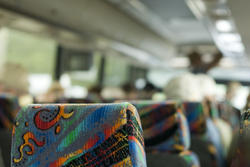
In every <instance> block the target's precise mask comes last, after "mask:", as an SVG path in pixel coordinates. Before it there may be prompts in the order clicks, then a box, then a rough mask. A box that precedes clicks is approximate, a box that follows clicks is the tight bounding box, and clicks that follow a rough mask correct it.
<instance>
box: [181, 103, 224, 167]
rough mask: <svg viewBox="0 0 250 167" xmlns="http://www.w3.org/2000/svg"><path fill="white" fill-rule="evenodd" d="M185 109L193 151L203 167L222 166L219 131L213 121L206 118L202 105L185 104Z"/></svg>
mask: <svg viewBox="0 0 250 167" xmlns="http://www.w3.org/2000/svg"><path fill="white" fill-rule="evenodd" d="M183 108H184V113H185V115H186V117H187V120H188V124H189V127H190V129H191V150H192V151H194V152H195V153H197V154H198V156H199V159H200V163H201V166H204V167H209V166H214V167H219V166H222V165H223V156H222V154H223V152H222V150H221V146H222V145H221V141H220V136H219V131H217V129H216V127H215V125H214V123H213V121H212V120H211V119H210V118H207V117H206V115H205V113H204V109H203V105H202V103H199V102H184V103H183Z"/></svg>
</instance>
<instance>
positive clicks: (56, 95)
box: [37, 82, 64, 103]
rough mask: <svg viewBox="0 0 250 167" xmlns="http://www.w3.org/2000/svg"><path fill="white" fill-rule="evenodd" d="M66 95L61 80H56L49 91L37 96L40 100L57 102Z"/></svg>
mask: <svg viewBox="0 0 250 167" xmlns="http://www.w3.org/2000/svg"><path fill="white" fill-rule="evenodd" d="M63 97H64V89H63V87H62V86H61V84H60V83H59V82H54V83H52V85H51V86H50V88H49V89H48V91H47V92H46V93H45V94H44V95H42V96H40V97H38V98H37V100H38V102H40V103H41V102H42V103H55V102H56V100H57V99H61V98H63Z"/></svg>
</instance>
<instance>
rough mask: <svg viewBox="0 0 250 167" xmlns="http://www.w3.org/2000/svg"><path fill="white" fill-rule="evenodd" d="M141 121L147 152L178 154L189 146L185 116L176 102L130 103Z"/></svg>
mask: <svg viewBox="0 0 250 167" xmlns="http://www.w3.org/2000/svg"><path fill="white" fill-rule="evenodd" d="M132 104H133V105H134V106H135V107H136V108H137V110H138V112H139V115H140V117H141V121H142V127H143V132H144V133H143V136H144V139H145V146H146V151H147V152H180V151H183V150H187V149H188V148H189V146H190V133H189V129H188V124H187V120H186V118H185V116H184V115H183V114H182V110H181V107H180V105H179V104H178V103H177V102H150V101H137V102H132Z"/></svg>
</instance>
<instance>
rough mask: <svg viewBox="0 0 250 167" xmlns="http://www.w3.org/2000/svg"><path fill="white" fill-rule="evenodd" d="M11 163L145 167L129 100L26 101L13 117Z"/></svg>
mask: <svg viewBox="0 0 250 167" xmlns="http://www.w3.org/2000/svg"><path fill="white" fill-rule="evenodd" d="M11 155H12V167H24V166H25V167H60V166H63V167H78V166H79V167H80V166H81V167H93V166H103V167H105V166H113V167H118V166H128V167H129V166H134V167H137V166H138V167H145V166H146V160H145V152H144V140H143V137H142V128H141V123H140V118H139V116H138V113H137V111H136V109H135V107H133V106H132V105H131V104H129V103H117V104H96V105H95V104H93V105H87V104H86V105H85V104H75V105H74V104H65V105H62V104H55V105H30V106H28V107H26V108H24V109H22V111H21V112H19V114H18V116H17V118H16V125H15V128H14V130H13V143H12V150H11Z"/></svg>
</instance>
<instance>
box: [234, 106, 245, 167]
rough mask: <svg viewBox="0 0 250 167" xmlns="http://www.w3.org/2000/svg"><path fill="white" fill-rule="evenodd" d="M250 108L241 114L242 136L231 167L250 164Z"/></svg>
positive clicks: (243, 166) (241, 166)
mask: <svg viewBox="0 0 250 167" xmlns="http://www.w3.org/2000/svg"><path fill="white" fill-rule="evenodd" d="M249 141H250V110H248V111H246V112H244V113H243V114H242V115H241V130H240V138H239V141H238V147H237V151H236V154H235V155H234V157H233V161H232V164H231V167H239V166H240V167H249V166H250V159H249V157H250V143H249Z"/></svg>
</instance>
